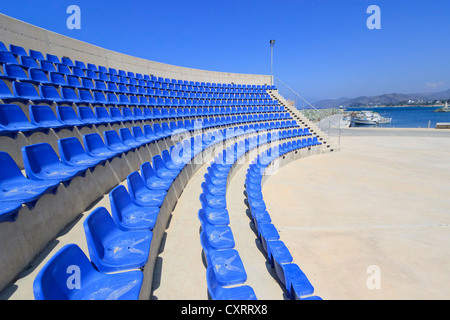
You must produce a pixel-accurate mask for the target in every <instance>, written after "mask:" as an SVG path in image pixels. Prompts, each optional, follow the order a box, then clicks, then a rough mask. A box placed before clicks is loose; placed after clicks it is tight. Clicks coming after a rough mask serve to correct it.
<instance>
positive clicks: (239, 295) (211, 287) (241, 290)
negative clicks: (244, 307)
mask: <svg viewBox="0 0 450 320" xmlns="http://www.w3.org/2000/svg"><path fill="white" fill-rule="evenodd" d="M206 282H207V286H208V292H209V295H210V296H211V299H213V300H257V298H256V295H255V292H254V291H253V288H252V287H250V286H248V285H244V286H237V287H231V288H229V287H224V286H221V285H220V284H219V283H218V281H217V277H216V275H215V273H214V270H213V268H212V267H208V268H206Z"/></svg>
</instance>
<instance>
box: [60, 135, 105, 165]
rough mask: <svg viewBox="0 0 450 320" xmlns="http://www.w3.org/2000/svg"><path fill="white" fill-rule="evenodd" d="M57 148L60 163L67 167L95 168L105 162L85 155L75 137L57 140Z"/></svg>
mask: <svg viewBox="0 0 450 320" xmlns="http://www.w3.org/2000/svg"><path fill="white" fill-rule="evenodd" d="M58 148H59V154H60V157H61V161H62V162H63V163H64V164H66V165H69V166H75V167H80V166H81V167H89V168H95V167H96V166H97V165H98V164H103V163H104V162H105V160H104V159H101V158H98V157H93V156H91V155H89V154H87V153H86V150H85V149H84V148H83V145H82V144H81V142H80V141H79V140H78V138H77V137H69V138H63V139H59V140H58Z"/></svg>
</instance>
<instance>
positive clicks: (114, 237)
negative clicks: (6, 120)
mask: <svg viewBox="0 0 450 320" xmlns="http://www.w3.org/2000/svg"><path fill="white" fill-rule="evenodd" d="M83 226H84V230H85V235H86V241H87V243H88V250H89V256H90V258H91V261H92V263H93V264H94V265H95V266H96V268H97V269H98V270H99V271H101V272H116V271H125V270H131V269H138V268H143V267H144V266H145V265H146V264H147V261H148V256H149V253H150V245H151V241H152V237H153V233H152V232H151V231H150V230H133V231H123V230H121V229H119V227H118V226H117V225H116V224H115V223H114V220H113V218H112V217H111V215H110V214H109V212H108V210H106V208H104V207H100V208H97V209H95V210H94V211H93V212H92V213H91V214H90V215H89V216H88V217H87V218H86V220H85V221H84V223H83Z"/></svg>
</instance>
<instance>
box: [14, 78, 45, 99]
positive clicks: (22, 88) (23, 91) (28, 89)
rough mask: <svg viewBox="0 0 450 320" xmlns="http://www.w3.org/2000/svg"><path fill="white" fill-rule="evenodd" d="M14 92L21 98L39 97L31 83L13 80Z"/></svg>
mask: <svg viewBox="0 0 450 320" xmlns="http://www.w3.org/2000/svg"><path fill="white" fill-rule="evenodd" d="M13 89H14V93H15V95H16V96H17V97H21V98H31V99H34V98H39V93H38V92H37V90H36V88H35V87H34V86H33V85H32V84H31V83H26V82H16V81H14V82H13Z"/></svg>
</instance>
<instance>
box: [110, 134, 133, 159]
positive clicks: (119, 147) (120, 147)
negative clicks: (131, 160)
mask: <svg viewBox="0 0 450 320" xmlns="http://www.w3.org/2000/svg"><path fill="white" fill-rule="evenodd" d="M103 138H104V140H105V145H106V146H107V147H108V148H109V149H111V150H113V151H117V152H124V153H128V151H131V150H133V149H134V147H130V146H127V145H126V144H124V143H123V140H122V139H121V138H120V136H119V134H118V133H117V131H115V130H108V131H104V132H103Z"/></svg>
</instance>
